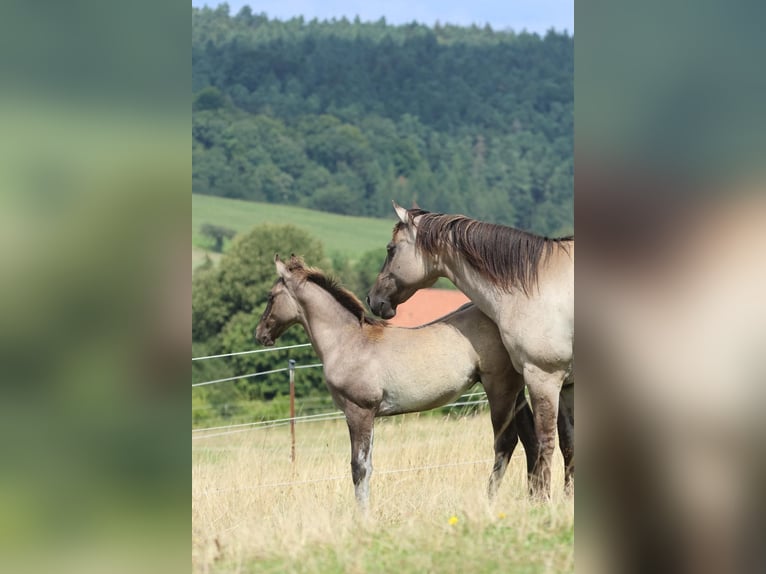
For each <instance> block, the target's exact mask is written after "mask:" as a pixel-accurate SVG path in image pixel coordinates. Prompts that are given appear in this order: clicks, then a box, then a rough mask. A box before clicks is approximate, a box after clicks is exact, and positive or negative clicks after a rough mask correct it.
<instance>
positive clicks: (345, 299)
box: [287, 257, 388, 326]
mask: <svg viewBox="0 0 766 574" xmlns="http://www.w3.org/2000/svg"><path fill="white" fill-rule="evenodd" d="M287 268H288V269H289V270H290V271H291V272H293V273H298V274H299V275H300V276H302V280H303V281H310V282H311V283H314V284H315V285H318V286H319V287H321V288H322V289H324V290H325V291H327V292H328V293H329V294H330V295H332V296H333V297H334V298H335V300H336V301H337V302H338V303H340V305H341V306H342V307H344V308H345V309H346V310H347V311H348V312H349V313H351V314H352V315H353V316H354V317H357V318H358V319H359V323H360V324H367V325H377V326H385V325H387V324H388V322H387V321H384V320H383V319H376V318H374V317H369V316H368V315H367V313H366V311H367V310H366V309H365V307H364V304H363V303H362V302H361V301H360V300H359V298H358V297H357V296H356V295H354V294H353V293H352V292H351V291H349V290H348V289H346V288H345V287H343V286H342V285H341V284H340V283H339V282H338V280H337V279H335V278H333V277H328V276H327V275H325V274H324V272H322V270H321V269H317V268H316V267H306V266H305V265H304V264H303V260H302V259H300V258H298V257H291V258H290V261H289V262H288V264H287Z"/></svg>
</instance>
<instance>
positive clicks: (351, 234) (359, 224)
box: [192, 194, 396, 261]
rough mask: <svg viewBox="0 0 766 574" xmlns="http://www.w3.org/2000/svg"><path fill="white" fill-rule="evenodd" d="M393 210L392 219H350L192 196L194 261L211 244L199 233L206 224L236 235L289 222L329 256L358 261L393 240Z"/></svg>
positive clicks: (276, 206)
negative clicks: (365, 254) (320, 242)
mask: <svg viewBox="0 0 766 574" xmlns="http://www.w3.org/2000/svg"><path fill="white" fill-rule="evenodd" d="M395 218H396V216H395V214H394V210H393V209H392V210H391V217H390V218H389V219H374V218H371V217H351V216H347V215H337V214H334V213H325V212H322V211H313V210H311V209H304V208H302V207H292V206H288V205H277V204H271V203H256V202H252V201H241V200H237V199H227V198H223V197H214V196H209V195H198V194H192V245H193V247H194V248H196V249H194V250H193V261H197V260H201V258H202V257H204V253H201V251H200V250H204V249H207V248H208V247H209V245H210V241H209V240H208V239H207V238H206V237H204V236H202V235H201V234H200V232H199V229H200V226H201V225H202V224H204V223H212V224H215V225H222V226H224V227H228V228H230V229H233V230H235V231H236V232H237V233H243V232H247V231H249V230H250V229H252V228H253V227H255V226H256V225H261V224H263V223H275V224H286V223H290V224H293V225H295V226H297V227H300V228H302V229H304V230H306V231H308V232H309V233H310V234H311V235H313V236H314V237H316V238H317V239H320V240H321V241H322V243H323V244H324V248H325V252H326V253H327V254H328V255H332V254H334V253H342V254H344V255H346V256H348V257H349V258H350V259H352V260H353V259H356V258H358V257H359V256H361V255H362V254H364V253H366V252H367V251H371V250H373V249H380V250H381V251H382V250H383V247H384V246H385V245H386V243H388V241H389V239H390V238H391V230H392V229H393V226H394V222H395Z"/></svg>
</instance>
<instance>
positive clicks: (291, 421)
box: [287, 359, 295, 462]
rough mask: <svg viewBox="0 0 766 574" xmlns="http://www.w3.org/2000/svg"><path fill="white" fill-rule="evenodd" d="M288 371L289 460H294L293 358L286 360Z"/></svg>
mask: <svg viewBox="0 0 766 574" xmlns="http://www.w3.org/2000/svg"><path fill="white" fill-rule="evenodd" d="M287 365H288V368H289V371H290V462H295V359H290V360H289V361H287Z"/></svg>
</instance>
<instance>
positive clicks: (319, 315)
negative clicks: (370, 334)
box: [298, 282, 362, 360]
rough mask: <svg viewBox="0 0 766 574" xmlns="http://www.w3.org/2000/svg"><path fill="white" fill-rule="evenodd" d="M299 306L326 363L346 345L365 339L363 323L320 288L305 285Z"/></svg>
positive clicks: (307, 328) (299, 296) (308, 284)
mask: <svg viewBox="0 0 766 574" xmlns="http://www.w3.org/2000/svg"><path fill="white" fill-rule="evenodd" d="M298 302H299V303H300V305H301V307H302V308H303V320H302V321H301V322H302V323H303V328H304V329H306V333H308V336H309V339H311V343H312V345H313V346H314V349H315V350H316V352H317V353H318V354H319V356H320V357H321V358H322V359H323V360H325V356H326V355H327V354H328V353H330V352H331V351H332V350H334V349H338V348H339V347H343V346H344V342H347V341H348V340H349V339H351V338H356V337H361V335H362V330H361V327H360V319H359V318H358V317H354V315H353V314H352V313H351V312H350V311H349V310H348V309H346V308H345V307H344V306H343V305H341V304H340V303H339V302H338V301H337V300H336V299H335V297H333V296H332V295H331V294H330V293H328V292H327V291H325V290H324V289H323V288H321V287H320V286H319V285H316V284H314V283H311V282H306V283H304V285H303V287H302V288H301V290H300V291H299V293H298Z"/></svg>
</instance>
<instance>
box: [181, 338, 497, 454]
mask: <svg viewBox="0 0 766 574" xmlns="http://www.w3.org/2000/svg"><path fill="white" fill-rule="evenodd" d="M308 346H311V345H310V343H304V344H300V345H289V346H285V347H269V348H267V349H255V350H252V351H240V352H236V353H225V354H221V355H208V356H205V357H195V358H192V361H198V360H204V359H218V358H223V357H231V356H235V355H245V354H248V353H261V352H275V351H283V350H287V349H295V348H298V347H308ZM322 366H323V364H322V363H312V364H309V365H294V367H293V368H294V369H311V368H317V367H322ZM289 370H290V368H289V367H283V368H279V369H271V370H269V371H260V372H257V373H249V374H246V375H237V376H233V377H225V378H222V379H215V380H212V381H204V382H201V383H193V384H192V388H194V387H202V386H205V385H213V384H217V383H224V382H227V381H236V380H240V379H247V378H252V377H261V376H266V375H273V374H276V373H284V372H287V371H289ZM478 396H482V397H484V398H483V399H477V400H465V399H470V398H471V397H478ZM487 402H488V401H487V399H486V393H485V392H483V391H481V392H472V393H467V394H464V395H462V396H460V397H459V400H458V401H456V402H453V403H449V404H446V405H443V407H442V408H455V407H466V406H475V405H481V404H487ZM196 408H198V409H199V408H211V407H207V406H206V407H196ZM344 417H345V415H344V414H343V413H342V412H341V411H338V410H335V411H330V412H323V413H315V414H310V415H301V416H296V417H288V418H281V419H268V420H261V421H254V422H244V423H236V424H231V425H221V426H215V427H207V428H200V429H192V440H199V439H207V438H213V437H219V436H226V435H231V434H238V433H242V432H249V431H255V430H263V429H270V428H274V427H280V426H285V425H289V424H291V423H307V422H324V421H331V420H338V419H342V418H344ZM214 431H220V432H214Z"/></svg>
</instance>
